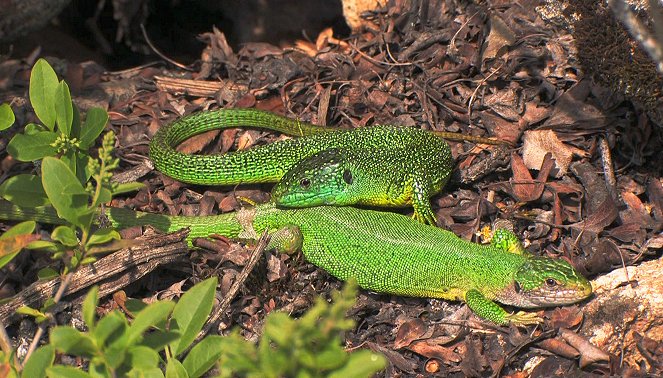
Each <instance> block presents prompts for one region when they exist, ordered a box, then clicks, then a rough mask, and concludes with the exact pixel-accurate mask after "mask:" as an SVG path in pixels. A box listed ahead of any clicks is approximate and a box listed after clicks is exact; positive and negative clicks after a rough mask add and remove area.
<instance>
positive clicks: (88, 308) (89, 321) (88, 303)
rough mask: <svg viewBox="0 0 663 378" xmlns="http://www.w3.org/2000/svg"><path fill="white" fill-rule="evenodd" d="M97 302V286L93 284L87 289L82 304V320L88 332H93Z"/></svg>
mask: <svg viewBox="0 0 663 378" xmlns="http://www.w3.org/2000/svg"><path fill="white" fill-rule="evenodd" d="M97 303H99V286H97V285H95V286H92V288H91V289H90V291H88V293H87V295H86V296H85V300H83V306H82V313H83V321H84V322H85V324H86V325H87V327H88V328H89V329H90V332H94V327H95V325H96V321H95V317H96V314H97Z"/></svg>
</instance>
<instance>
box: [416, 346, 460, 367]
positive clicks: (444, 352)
mask: <svg viewBox="0 0 663 378" xmlns="http://www.w3.org/2000/svg"><path fill="white" fill-rule="evenodd" d="M408 349H409V350H411V351H413V352H415V353H418V354H420V355H422V356H424V357H428V358H437V359H438V360H440V361H442V362H444V363H450V362H455V363H458V362H460V361H461V356H460V355H459V354H458V353H456V352H454V351H453V350H452V349H450V348H447V347H443V346H442V345H436V344H429V343H428V342H426V341H415V342H414V343H412V344H411V345H410V346H409V347H408Z"/></svg>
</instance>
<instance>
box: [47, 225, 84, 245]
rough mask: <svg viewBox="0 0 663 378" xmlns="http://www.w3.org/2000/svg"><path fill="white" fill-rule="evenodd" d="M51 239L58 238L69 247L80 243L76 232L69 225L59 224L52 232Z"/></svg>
mask: <svg viewBox="0 0 663 378" xmlns="http://www.w3.org/2000/svg"><path fill="white" fill-rule="evenodd" d="M51 239H53V240H57V241H59V242H60V243H62V244H64V245H66V246H67V247H74V246H77V245H78V237H76V232H75V231H74V230H73V229H72V228H71V227H69V226H57V227H56V228H55V230H53V232H52V233H51Z"/></svg>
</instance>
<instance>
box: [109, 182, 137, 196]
mask: <svg viewBox="0 0 663 378" xmlns="http://www.w3.org/2000/svg"><path fill="white" fill-rule="evenodd" d="M144 187H145V184H143V183H142V182H126V183H122V184H118V185H117V186H116V187H115V188H113V195H114V196H115V195H118V194H123V193H129V192H135V191H138V190H141V189H143V188H144Z"/></svg>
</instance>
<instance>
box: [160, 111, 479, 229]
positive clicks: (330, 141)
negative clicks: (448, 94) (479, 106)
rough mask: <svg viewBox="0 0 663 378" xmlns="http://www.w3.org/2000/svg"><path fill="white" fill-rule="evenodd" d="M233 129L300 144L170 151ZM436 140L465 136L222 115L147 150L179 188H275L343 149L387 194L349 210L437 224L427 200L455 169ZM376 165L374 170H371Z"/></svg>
mask: <svg viewBox="0 0 663 378" xmlns="http://www.w3.org/2000/svg"><path fill="white" fill-rule="evenodd" d="M233 127H258V128H265V129H270V130H274V131H279V132H282V133H285V134H288V135H293V136H303V137H300V138H295V139H289V140H283V141H279V142H275V143H271V144H268V145H263V146H256V147H253V148H251V149H248V150H245V151H237V152H230V153H226V154H220V155H219V154H217V155H189V154H185V153H181V152H178V151H177V150H176V149H175V147H177V145H179V144H180V143H182V142H183V141H184V140H186V139H188V138H190V137H191V136H193V135H196V134H200V133H202V132H205V131H209V130H215V129H226V128H233ZM440 136H450V137H453V136H456V137H457V138H461V137H463V136H462V135H457V134H453V133H433V132H428V131H425V130H421V129H417V128H411V127H399V126H373V127H364V128H358V129H352V130H341V129H336V130H332V129H329V128H326V127H322V126H316V125H313V124H309V123H304V122H299V121H296V120H291V119H288V118H285V117H281V116H277V115H275V114H271V113H267V112H263V111H258V110H252V109H222V110H216V111H210V112H200V113H194V114H192V115H190V116H186V117H183V118H181V119H179V120H177V121H175V122H173V123H172V124H170V125H167V126H165V127H162V128H161V129H160V130H159V131H158V132H157V133H156V134H155V135H154V138H153V139H152V142H151V143H150V158H151V159H152V161H153V162H154V165H155V166H156V168H157V169H158V170H159V171H161V172H163V173H165V174H166V175H168V176H170V177H172V178H174V179H176V180H179V181H183V182H187V183H192V184H202V185H237V184H251V183H267V182H278V181H279V180H280V179H281V178H282V177H283V175H285V174H286V172H288V171H289V170H291V169H293V167H295V166H296V165H297V164H298V163H299V162H300V161H302V160H304V159H306V158H308V157H310V156H312V155H314V154H316V153H319V152H321V151H324V150H328V149H334V148H345V149H349V150H351V151H352V153H353V158H355V159H357V160H358V161H362V162H364V163H365V167H364V169H365V170H366V171H367V172H370V173H372V174H373V175H374V176H379V177H380V181H381V182H387V181H388V182H390V183H391V185H390V190H389V191H382V192H380V191H376V190H371V188H369V187H368V186H366V187H360V189H365V190H358V191H356V192H355V193H354V196H355V197H354V198H356V199H357V200H356V201H355V202H353V203H358V204H362V203H363V204H370V205H377V206H406V205H409V204H413V205H414V209H415V214H414V216H415V218H417V219H419V220H420V221H425V222H428V223H431V224H435V216H434V214H433V211H432V209H431V206H430V202H429V197H430V196H431V195H433V194H435V193H437V192H439V191H440V190H441V189H442V188H443V187H444V184H445V183H446V182H447V179H448V178H449V174H450V172H451V170H452V167H453V159H452V157H451V150H450V148H449V145H448V144H447V143H446V142H445V141H444V140H443V139H441V138H440ZM468 139H470V140H473V141H474V140H481V141H484V140H485V139H483V138H472V137H469V138H468ZM385 151H389V153H388V154H385ZM386 157H389V159H386ZM377 159H379V164H373V163H372V162H373V161H378V160H377Z"/></svg>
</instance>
